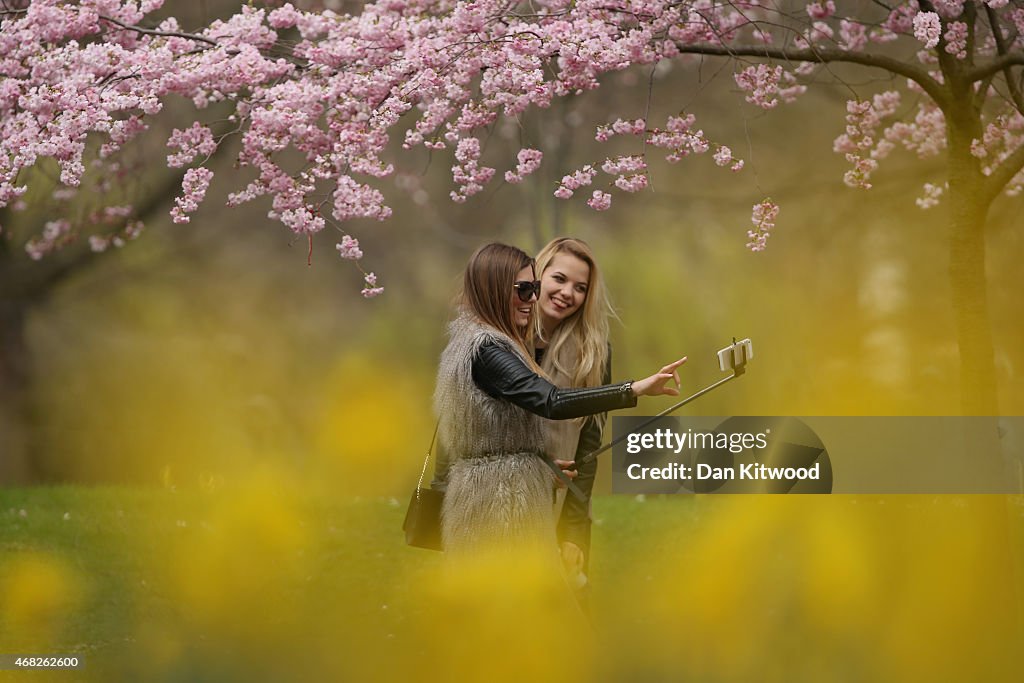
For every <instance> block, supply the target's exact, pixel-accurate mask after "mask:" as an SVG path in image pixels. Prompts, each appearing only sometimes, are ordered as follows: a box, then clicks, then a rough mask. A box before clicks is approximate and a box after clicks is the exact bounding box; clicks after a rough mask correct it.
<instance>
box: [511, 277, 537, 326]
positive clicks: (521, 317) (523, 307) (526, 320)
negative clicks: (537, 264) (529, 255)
mask: <svg viewBox="0 0 1024 683" xmlns="http://www.w3.org/2000/svg"><path fill="white" fill-rule="evenodd" d="M533 279H534V274H533V266H526V267H525V268H523V269H522V270H520V271H519V273H518V274H517V275H516V282H524V281H525V282H533ZM511 289H512V320H513V321H514V322H515V324H516V326H517V327H526V326H527V325H529V324H530V311H532V310H533V304H534V302H535V301H536V300H537V298H536V295H533V296H531V297H530V300H529V301H523V300H522V299H520V298H519V293H518V292H516V290H515V288H514V287H512V288H511Z"/></svg>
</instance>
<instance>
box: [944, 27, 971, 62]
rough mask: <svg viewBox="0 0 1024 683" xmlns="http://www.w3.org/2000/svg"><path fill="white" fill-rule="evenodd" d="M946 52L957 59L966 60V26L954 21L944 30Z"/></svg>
mask: <svg viewBox="0 0 1024 683" xmlns="http://www.w3.org/2000/svg"><path fill="white" fill-rule="evenodd" d="M944 37H945V38H946V52H948V53H949V54H951V55H953V56H954V57H956V58H957V59H966V58H967V24H965V23H964V22H962V21H954V22H951V23H950V24H949V28H947V29H946V35H945V36H944Z"/></svg>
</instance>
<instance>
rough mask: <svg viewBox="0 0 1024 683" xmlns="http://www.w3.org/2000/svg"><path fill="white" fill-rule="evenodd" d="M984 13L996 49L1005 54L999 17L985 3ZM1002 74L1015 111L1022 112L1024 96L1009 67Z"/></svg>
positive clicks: (1004, 41)
mask: <svg viewBox="0 0 1024 683" xmlns="http://www.w3.org/2000/svg"><path fill="white" fill-rule="evenodd" d="M985 13H986V14H987V15H988V23H989V26H990V28H991V29H992V37H993V38H995V39H996V50H998V51H999V54H1000V55H1006V53H1007V49H1006V40H1005V39H1004V38H1003V31H1002V29H1000V28H999V18H998V17H996V13H995V10H993V9H992V8H991V7H989V6H988V5H985ZM1003 76H1004V77H1005V78H1006V85H1007V87H1009V89H1010V97H1011V98H1012V99H1013V103H1014V104H1015V105H1016V106H1017V111H1019V112H1020V113H1022V114H1024V98H1022V97H1021V93H1020V88H1018V87H1017V84H1016V83H1015V82H1014V80H1013V75H1012V74H1011V73H1010V67H1008V66H1007V67H1006V68H1004V69H1003Z"/></svg>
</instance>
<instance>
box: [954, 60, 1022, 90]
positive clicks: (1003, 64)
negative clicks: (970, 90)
mask: <svg viewBox="0 0 1024 683" xmlns="http://www.w3.org/2000/svg"><path fill="white" fill-rule="evenodd" d="M1022 65H1024V54H1022V53H1016V54H1006V55H1002V56H1001V57H999V58H998V59H993V60H992V61H991V62H989V63H988V64H982V65H981V66H979V67H976V68H974V69H971V70H969V71H967V73H965V74H964V78H965V79H967V82H968V83H973V82H974V81H980V80H981V79H983V78H985V77H987V76H991V75H992V74H994V73H999V72H1000V71H1002V70H1003V69H1008V68H1010V67H1011V66H1022Z"/></svg>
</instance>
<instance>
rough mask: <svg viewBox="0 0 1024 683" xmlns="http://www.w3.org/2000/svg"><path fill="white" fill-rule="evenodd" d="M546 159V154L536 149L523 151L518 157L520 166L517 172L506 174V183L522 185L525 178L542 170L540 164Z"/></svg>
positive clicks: (507, 172)
mask: <svg viewBox="0 0 1024 683" xmlns="http://www.w3.org/2000/svg"><path fill="white" fill-rule="evenodd" d="M543 158H544V154H543V153H542V152H540V151H539V150H536V149H521V150H519V154H518V155H516V159H517V160H518V162H519V163H518V165H517V166H516V170H515V171H506V172H505V182H508V183H521V182H522V181H523V178H525V177H526V176H528V175H530V174H531V173H533V172H534V171H536V170H537V169H538V168H540V162H541V160H542V159H543Z"/></svg>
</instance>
